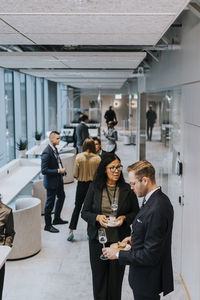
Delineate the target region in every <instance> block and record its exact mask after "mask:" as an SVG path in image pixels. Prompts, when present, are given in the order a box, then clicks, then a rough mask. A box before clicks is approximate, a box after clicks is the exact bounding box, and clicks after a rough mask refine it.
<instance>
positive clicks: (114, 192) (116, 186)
mask: <svg viewBox="0 0 200 300" xmlns="http://www.w3.org/2000/svg"><path fill="white" fill-rule="evenodd" d="M116 190H117V185H115V190H114V195H113V200H114V199H115V194H116ZM106 192H107V195H108V200H109V202H110V206H111V204H112V201H111V199H110V193H109V191H108V187H107V185H106Z"/></svg>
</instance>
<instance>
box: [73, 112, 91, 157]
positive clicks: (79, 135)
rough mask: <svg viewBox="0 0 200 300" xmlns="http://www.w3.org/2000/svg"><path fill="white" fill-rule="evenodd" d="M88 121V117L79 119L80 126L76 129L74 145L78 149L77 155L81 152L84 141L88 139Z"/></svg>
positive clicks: (84, 116)
mask: <svg viewBox="0 0 200 300" xmlns="http://www.w3.org/2000/svg"><path fill="white" fill-rule="evenodd" d="M88 121H89V119H88V116H86V115H83V116H82V117H81V118H80V124H79V125H78V126H77V127H76V145H77V148H78V153H81V152H82V146H83V142H84V141H85V139H87V138H89V131H88V126H87V123H88Z"/></svg>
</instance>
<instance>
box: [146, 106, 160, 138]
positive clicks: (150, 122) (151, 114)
mask: <svg viewBox="0 0 200 300" xmlns="http://www.w3.org/2000/svg"><path fill="white" fill-rule="evenodd" d="M146 118H147V138H148V141H151V139H152V131H153V127H154V124H155V122H156V119H157V115H156V112H155V111H154V110H153V109H152V105H149V110H148V111H147V113H146Z"/></svg>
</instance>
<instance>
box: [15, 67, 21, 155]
mask: <svg viewBox="0 0 200 300" xmlns="http://www.w3.org/2000/svg"><path fill="white" fill-rule="evenodd" d="M13 83H14V116H15V141H16V142H17V143H18V142H19V140H20V139H21V138H22V131H21V99H20V73H19V72H14V73H13ZM16 156H17V157H19V151H17V150H16Z"/></svg>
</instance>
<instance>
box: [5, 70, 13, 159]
mask: <svg viewBox="0 0 200 300" xmlns="http://www.w3.org/2000/svg"><path fill="white" fill-rule="evenodd" d="M4 74H5V101H6V146H7V161H10V160H12V159H14V158H15V131H14V96H13V95H14V93H13V72H12V71H7V70H5V73H4Z"/></svg>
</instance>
